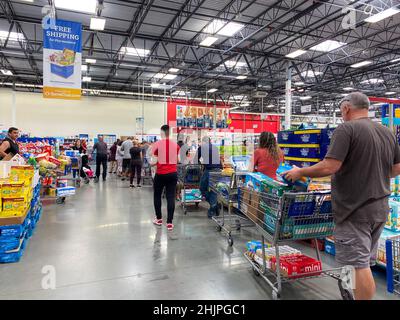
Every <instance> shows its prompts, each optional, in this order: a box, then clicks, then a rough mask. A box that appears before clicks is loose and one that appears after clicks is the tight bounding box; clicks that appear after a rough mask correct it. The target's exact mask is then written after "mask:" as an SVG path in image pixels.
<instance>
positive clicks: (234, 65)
mask: <svg viewBox="0 0 400 320" xmlns="http://www.w3.org/2000/svg"><path fill="white" fill-rule="evenodd" d="M225 65H226V66H227V67H228V68H242V67H244V66H246V62H241V61H235V60H228V61H225ZM222 66H223V64H222Z"/></svg>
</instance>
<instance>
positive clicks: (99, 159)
mask: <svg viewBox="0 0 400 320" xmlns="http://www.w3.org/2000/svg"><path fill="white" fill-rule="evenodd" d="M101 165H103V179H105V178H106V177H107V155H106V154H98V155H97V156H96V178H98V179H99V178H100V166H101Z"/></svg>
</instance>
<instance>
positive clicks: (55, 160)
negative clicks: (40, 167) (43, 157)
mask: <svg viewBox="0 0 400 320" xmlns="http://www.w3.org/2000/svg"><path fill="white" fill-rule="evenodd" d="M48 160H49V162H51V163H54V164H55V165H57V166H59V165H61V161H60V160H58V159H56V158H54V157H49V159H48Z"/></svg>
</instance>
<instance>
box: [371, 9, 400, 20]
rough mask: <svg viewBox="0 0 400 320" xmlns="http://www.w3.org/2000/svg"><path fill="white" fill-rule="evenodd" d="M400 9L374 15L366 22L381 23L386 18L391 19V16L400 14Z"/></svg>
mask: <svg viewBox="0 0 400 320" xmlns="http://www.w3.org/2000/svg"><path fill="white" fill-rule="evenodd" d="M399 12H400V9H397V8H390V9H387V10H384V11H381V12H379V13H377V14H374V15H372V16H370V17H368V18H366V19H365V20H364V21H365V22H369V23H376V22H379V21H381V20H384V19H386V18H389V17H391V16H394V15H395V14H397V13H399Z"/></svg>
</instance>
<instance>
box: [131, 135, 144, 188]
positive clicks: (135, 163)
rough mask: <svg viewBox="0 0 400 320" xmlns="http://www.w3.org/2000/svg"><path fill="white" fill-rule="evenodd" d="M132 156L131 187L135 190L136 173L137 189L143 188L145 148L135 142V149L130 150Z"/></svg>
mask: <svg viewBox="0 0 400 320" xmlns="http://www.w3.org/2000/svg"><path fill="white" fill-rule="evenodd" d="M130 154H131V176H130V187H131V188H135V185H134V184H133V180H134V179H135V173H136V179H137V180H136V181H137V184H136V187H138V188H140V187H141V184H140V182H141V179H142V166H143V148H142V147H141V146H140V144H139V143H138V141H134V142H133V147H132V148H131V150H130Z"/></svg>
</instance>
